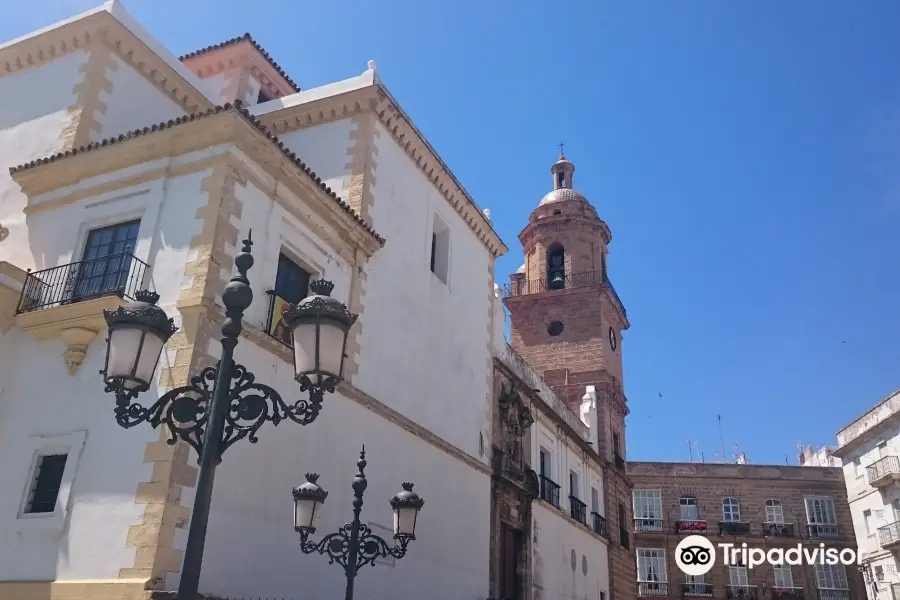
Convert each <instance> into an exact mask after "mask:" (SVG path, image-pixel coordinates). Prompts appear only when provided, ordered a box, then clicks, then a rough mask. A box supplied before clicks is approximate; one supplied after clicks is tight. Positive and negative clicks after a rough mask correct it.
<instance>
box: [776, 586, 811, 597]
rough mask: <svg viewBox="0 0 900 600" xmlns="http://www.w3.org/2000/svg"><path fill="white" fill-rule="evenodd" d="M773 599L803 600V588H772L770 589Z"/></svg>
mask: <svg viewBox="0 0 900 600" xmlns="http://www.w3.org/2000/svg"><path fill="white" fill-rule="evenodd" d="M772 597H773V598H782V599H784V600H803V597H804V596H803V588H800V587H774V588H772Z"/></svg>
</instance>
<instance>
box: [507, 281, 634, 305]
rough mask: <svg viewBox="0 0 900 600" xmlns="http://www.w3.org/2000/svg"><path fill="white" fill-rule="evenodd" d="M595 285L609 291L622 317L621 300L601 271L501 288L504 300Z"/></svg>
mask: <svg viewBox="0 0 900 600" xmlns="http://www.w3.org/2000/svg"><path fill="white" fill-rule="evenodd" d="M595 285H602V286H605V287H606V288H607V289H608V290H609V291H610V293H611V294H612V296H613V298H615V300H616V304H618V305H619V309H620V310H621V311H622V314H623V315H624V314H625V305H624V304H622V299H621V298H619V295H618V294H617V293H616V288H614V287H613V284H612V282H611V281H610V280H609V277H606V275H605V274H604V273H603V271H587V272H585V273H567V274H564V275H563V276H562V277H561V278H554V279H549V278H541V279H524V278H523V279H517V280H516V281H512V282H510V283H507V284H505V285H504V286H503V288H504V291H503V296H504V297H505V298H510V297H514V296H530V295H532V294H542V293H544V292H553V291H557V290H567V289H574V288H584V287H592V286H595Z"/></svg>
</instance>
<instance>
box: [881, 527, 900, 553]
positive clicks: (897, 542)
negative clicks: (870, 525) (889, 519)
mask: <svg viewBox="0 0 900 600" xmlns="http://www.w3.org/2000/svg"><path fill="white" fill-rule="evenodd" d="M878 544H879V545H880V546H881V547H882V549H884V550H889V549H891V548H896V547H897V546H900V521H894V522H893V523H888V524H887V525H885V526H884V527H879V528H878Z"/></svg>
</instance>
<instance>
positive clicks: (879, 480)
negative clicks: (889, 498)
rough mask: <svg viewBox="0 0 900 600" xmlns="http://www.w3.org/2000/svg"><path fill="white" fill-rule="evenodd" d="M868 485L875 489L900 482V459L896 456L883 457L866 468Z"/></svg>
mask: <svg viewBox="0 0 900 600" xmlns="http://www.w3.org/2000/svg"><path fill="white" fill-rule="evenodd" d="M866 474H867V475H868V477H869V485H871V486H872V487H875V488H880V487H886V486H889V485H891V484H893V483H894V482H895V481H897V480H900V459H898V458H897V457H896V456H885V457H884V458H880V459H878V460H876V461H875V462H873V463H872V464H871V465H869V466H868V467H866Z"/></svg>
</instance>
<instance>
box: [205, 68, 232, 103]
mask: <svg viewBox="0 0 900 600" xmlns="http://www.w3.org/2000/svg"><path fill="white" fill-rule="evenodd" d="M203 82H204V83H206V84H207V86H208V88H209V89H210V90H213V91H214V92H215V93H216V94H217V95H218V103H219V104H224V103H225V96H224V92H225V88H226V87H227V86H228V78H227V77H226V73H225V72H224V71H223V72H222V73H216V74H215V75H212V76H210V77H207V78H206V79H204V80H203Z"/></svg>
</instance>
